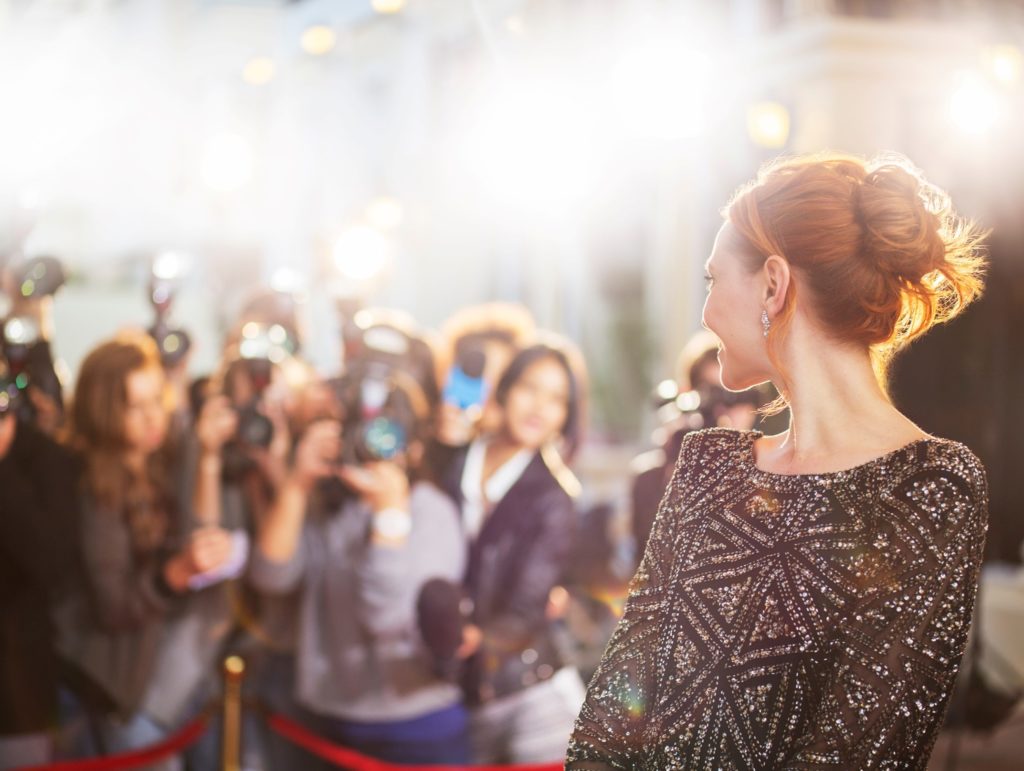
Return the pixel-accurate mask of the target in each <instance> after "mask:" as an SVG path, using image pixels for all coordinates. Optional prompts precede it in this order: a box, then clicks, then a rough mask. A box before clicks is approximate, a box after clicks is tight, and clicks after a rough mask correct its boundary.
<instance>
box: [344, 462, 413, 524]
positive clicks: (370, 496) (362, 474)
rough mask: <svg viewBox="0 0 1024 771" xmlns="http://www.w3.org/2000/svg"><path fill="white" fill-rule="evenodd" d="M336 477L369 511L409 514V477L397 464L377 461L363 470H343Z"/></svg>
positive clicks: (357, 468)
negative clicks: (397, 510) (392, 510)
mask: <svg viewBox="0 0 1024 771" xmlns="http://www.w3.org/2000/svg"><path fill="white" fill-rule="evenodd" d="M338 476H339V477H340V478H341V481H342V482H344V483H345V484H347V485H348V486H349V487H351V488H352V489H353V490H354V491H355V492H356V494H357V495H358V496H359V497H360V498H362V499H363V501H365V502H366V504H367V505H368V506H369V507H370V509H371V510H372V511H375V512H376V511H384V509H400V510H401V511H408V510H409V477H408V475H407V474H406V473H405V470H404V469H403V468H402V467H401V466H399V465H398V464H397V463H391V462H388V461H377V462H376V463H366V464H363V465H362V466H343V467H342V468H341V469H340V470H339V471H338Z"/></svg>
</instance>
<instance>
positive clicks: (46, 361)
mask: <svg viewBox="0 0 1024 771" xmlns="http://www.w3.org/2000/svg"><path fill="white" fill-rule="evenodd" d="M11 277H12V279H13V282H14V285H15V289H16V291H17V294H18V295H20V297H21V298H22V299H24V300H35V299H39V298H43V297H49V296H52V295H53V294H54V293H56V291H57V290H58V289H60V288H61V287H62V286H63V285H64V281H65V274H64V268H63V266H62V265H61V263H60V261H59V260H58V259H57V258H55V257H45V256H44V257H31V258H29V259H26V260H24V261H22V262H20V263H18V264H16V265H14V266H13V268H12V269H11ZM0 353H2V355H3V359H4V363H5V367H4V374H3V375H2V376H0V400H2V401H3V402H4V405H3V407H2V409H3V410H4V411H13V412H14V413H15V414H16V415H17V416H18V417H19V419H21V420H24V421H33V420H35V418H36V410H35V406H34V405H33V404H32V401H31V400H30V399H29V398H28V397H27V394H26V393H25V392H26V391H27V390H28V389H29V388H30V387H31V388H35V389H37V390H38V391H39V392H41V393H43V394H45V395H46V396H48V397H49V398H50V399H51V400H53V402H54V403H55V404H56V405H57V406H58V408H62V407H63V395H62V393H61V385H60V380H59V378H58V377H57V372H56V370H55V369H54V365H53V358H52V356H51V354H50V344H49V343H48V342H47V340H46V338H45V337H44V336H43V331H42V330H41V329H40V327H39V323H38V322H37V321H36V320H35V318H33V317H32V316H28V315H12V316H8V317H7V318H6V319H4V320H3V321H2V322H0Z"/></svg>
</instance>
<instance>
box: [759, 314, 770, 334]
mask: <svg viewBox="0 0 1024 771" xmlns="http://www.w3.org/2000/svg"><path fill="white" fill-rule="evenodd" d="M761 326H762V327H764V336H765V337H768V330H769V329H771V328H772V322H771V320H770V319H769V318H768V311H761Z"/></svg>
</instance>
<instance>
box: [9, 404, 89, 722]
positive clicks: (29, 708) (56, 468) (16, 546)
mask: <svg viewBox="0 0 1024 771" xmlns="http://www.w3.org/2000/svg"><path fill="white" fill-rule="evenodd" d="M76 478H77V468H76V463H75V461H74V459H73V457H72V456H71V455H70V454H69V453H68V452H67V451H66V450H65V449H64V448H63V447H61V446H60V445H58V444H57V443H56V442H54V441H53V440H51V439H50V438H49V437H47V436H46V435H44V434H42V433H40V432H39V431H37V430H36V429H35V428H34V427H33V426H31V425H29V424H25V423H19V424H18V427H17V432H16V434H15V439H14V442H13V444H12V445H11V448H10V451H9V452H8V453H7V455H6V456H4V458H3V460H0V734H17V733H30V732H36V731H42V730H45V729H46V728H47V727H49V725H50V723H51V722H52V721H53V718H54V715H55V714H56V707H57V680H58V673H57V660H56V657H55V655H54V651H53V634H54V633H53V628H52V624H51V622H50V606H51V604H52V602H53V601H54V599H55V597H56V595H57V594H58V593H59V592H60V591H61V589H62V588H64V585H65V584H66V583H67V582H68V581H69V580H71V577H72V576H73V575H74V574H75V570H74V567H75V555H76V550H75V537H74V536H75V524H76V519H77V514H76V512H77V507H78V499H77V495H76Z"/></svg>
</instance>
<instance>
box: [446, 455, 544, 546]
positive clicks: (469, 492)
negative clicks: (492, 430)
mask: <svg viewBox="0 0 1024 771" xmlns="http://www.w3.org/2000/svg"><path fill="white" fill-rule="evenodd" d="M487 445H488V442H487V440H485V439H476V440H474V441H473V443H472V444H470V445H469V450H468V451H467V452H466V465H465V466H464V467H463V469H462V485H461V486H462V497H463V499H464V502H463V504H462V524H463V527H465V529H466V534H467V535H468V536H469V537H470V538H471V539H475V538H476V537H477V536H478V535H479V534H480V528H482V527H483V524H484V519H485V518H486V517H487V514H488V511H489V508H490V507H491V506H493V505H494V504H496V503H497V502H498V501H500V500H501V499H502V498H504V497H505V494H506V493H507V492H508V491H509V489H511V487H512V485H514V484H515V483H516V482H517V481H518V480H519V477H521V476H522V475H523V472H524V471H526V467H527V466H529V465H530V461H532V460H533V456H534V451H533V450H525V449H524V450H520V451H519V452H517V453H516V454H515V455H513V456H512V457H511V458H509V459H508V460H507V461H505V462H504V463H503V464H502V465H501V466H500V467H499V468H497V469H495V471H494V473H493V474H491V477H490V479H488V480H487V484H486V485H485V484H483V477H484V458H485V457H486V455H487Z"/></svg>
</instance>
